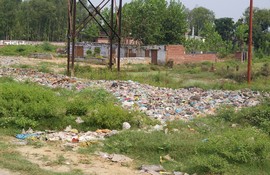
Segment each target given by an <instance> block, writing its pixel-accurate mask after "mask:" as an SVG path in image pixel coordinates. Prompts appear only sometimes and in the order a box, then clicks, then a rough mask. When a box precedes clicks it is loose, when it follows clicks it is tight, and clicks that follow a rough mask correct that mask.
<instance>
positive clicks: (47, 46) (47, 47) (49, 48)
mask: <svg viewBox="0 0 270 175" xmlns="http://www.w3.org/2000/svg"><path fill="white" fill-rule="evenodd" d="M41 47H42V49H43V50H44V51H48V52H51V51H53V50H54V49H55V46H53V45H52V44H51V43H49V42H43V44H42V45H41Z"/></svg>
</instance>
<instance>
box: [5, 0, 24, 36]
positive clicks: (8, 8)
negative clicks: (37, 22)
mask: <svg viewBox="0 0 270 175" xmlns="http://www.w3.org/2000/svg"><path fill="white" fill-rule="evenodd" d="M20 3H21V1H19V0H0V19H1V20H0V38H1V39H12V38H13V35H14V32H13V30H14V28H15V23H16V20H15V17H16V11H17V9H18V7H19V5H20Z"/></svg>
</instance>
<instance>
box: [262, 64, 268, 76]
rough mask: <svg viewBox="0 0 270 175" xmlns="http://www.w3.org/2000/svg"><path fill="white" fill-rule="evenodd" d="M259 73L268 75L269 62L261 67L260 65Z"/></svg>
mask: <svg viewBox="0 0 270 175" xmlns="http://www.w3.org/2000/svg"><path fill="white" fill-rule="evenodd" d="M260 74H261V75H262V76H265V77H267V76H269V75H270V65H269V63H265V64H264V65H263V66H262V67H261V70H260Z"/></svg>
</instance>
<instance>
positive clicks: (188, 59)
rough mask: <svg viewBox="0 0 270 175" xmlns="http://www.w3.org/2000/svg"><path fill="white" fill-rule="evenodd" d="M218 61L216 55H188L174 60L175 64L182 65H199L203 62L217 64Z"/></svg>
mask: <svg viewBox="0 0 270 175" xmlns="http://www.w3.org/2000/svg"><path fill="white" fill-rule="evenodd" d="M216 60H217V55H216V54H187V55H184V56H182V57H179V58H178V59H175V60H173V62H174V64H182V63H198V62H203V61H211V62H215V61H216Z"/></svg>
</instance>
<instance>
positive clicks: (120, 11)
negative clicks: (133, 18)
mask: <svg viewBox="0 0 270 175" xmlns="http://www.w3.org/2000/svg"><path fill="white" fill-rule="evenodd" d="M118 15H119V18H118V36H119V38H118V53H117V71H118V72H120V55H121V54H120V51H121V25H122V0H120V1H119V9H118Z"/></svg>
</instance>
